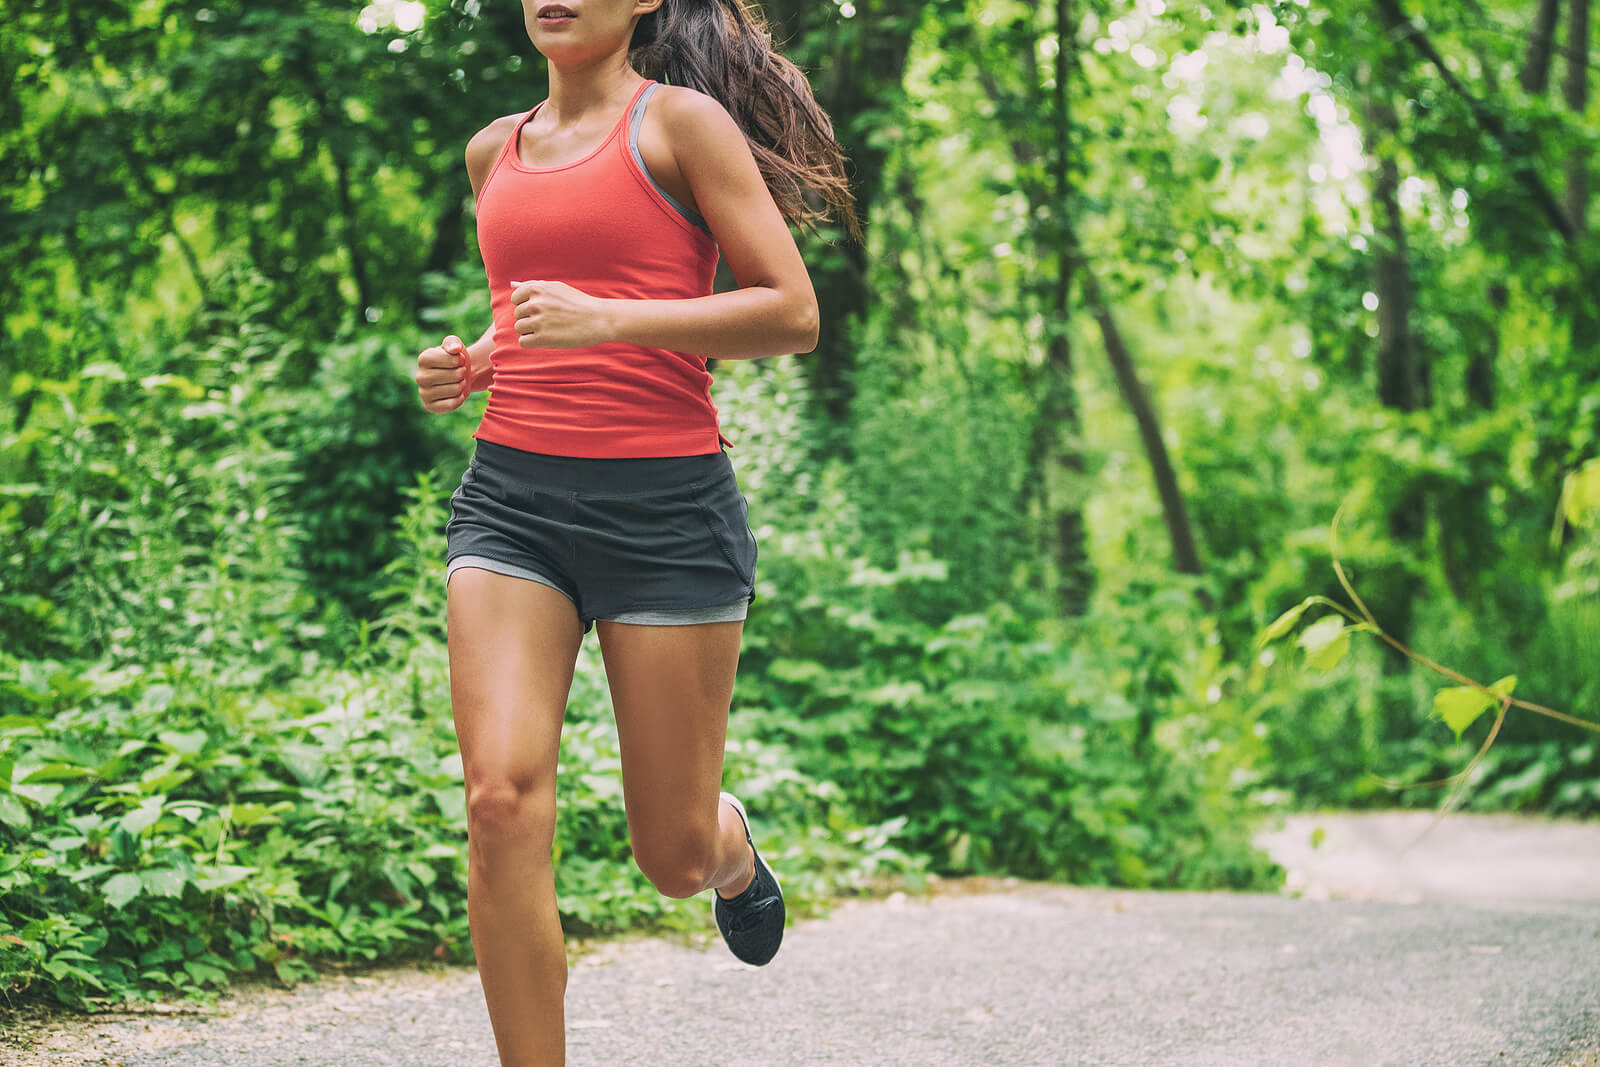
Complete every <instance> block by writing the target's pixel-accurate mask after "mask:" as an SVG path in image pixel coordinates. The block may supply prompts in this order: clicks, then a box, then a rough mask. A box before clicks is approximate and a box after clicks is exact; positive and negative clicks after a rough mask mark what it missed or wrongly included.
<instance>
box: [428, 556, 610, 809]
mask: <svg viewBox="0 0 1600 1067" xmlns="http://www.w3.org/2000/svg"><path fill="white" fill-rule="evenodd" d="M447 600H448V611H447V618H448V625H449V640H450V699H451V706H452V709H453V712H454V715H455V724H456V736H457V738H458V739H459V741H460V743H461V758H462V764H463V768H464V770H465V772H466V784H467V802H468V805H469V811H472V810H474V809H481V808H483V807H484V805H483V804H482V800H484V799H490V800H491V806H495V807H498V806H499V805H498V804H496V803H494V802H495V801H509V802H511V803H512V804H513V805H515V803H516V799H517V798H518V797H520V796H522V795H525V794H526V793H528V792H531V791H534V790H537V791H539V792H540V793H542V794H544V796H543V797H541V800H546V799H547V801H548V803H549V804H551V805H553V803H554V799H555V795H554V784H555V771H556V759H557V756H558V753H559V750H560V744H561V720H562V717H563V715H564V713H565V710H566V704H567V694H568V692H569V691H570V690H571V688H572V672H573V666H574V664H575V662H576V660H577V655H578V645H579V643H580V642H581V640H582V638H583V629H582V627H581V626H580V625H579V624H578V615H577V612H576V610H575V609H574V608H573V606H572V601H570V600H568V599H567V598H566V597H565V596H563V595H562V594H561V593H560V592H558V591H557V590H555V589H552V588H550V587H549V586H547V585H542V584H540V583H538V582H532V581H528V580H526V579H523V578H513V577H510V576H507V575H503V574H495V573H492V572H490V571H486V570H480V569H478V568H475V567H466V568H463V569H461V570H457V571H456V572H455V573H453V574H452V575H450V580H449V589H448V594H447ZM485 793H489V794H493V796H490V797H487V798H486V797H484V796H483V795H482V794H485ZM508 794H509V795H508ZM552 814H553V811H552Z"/></svg>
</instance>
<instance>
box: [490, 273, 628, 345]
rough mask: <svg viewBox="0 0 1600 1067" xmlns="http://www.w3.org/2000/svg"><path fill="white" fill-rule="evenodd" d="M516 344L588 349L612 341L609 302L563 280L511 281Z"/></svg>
mask: <svg viewBox="0 0 1600 1067" xmlns="http://www.w3.org/2000/svg"><path fill="white" fill-rule="evenodd" d="M511 284H512V285H513V286H515V288H514V289H512V291H511V307H512V309H513V310H514V312H515V313H516V319H517V323H516V328H517V333H518V335H519V336H518V339H517V343H518V344H519V345H521V346H522V347H523V348H587V347H589V346H590V345H598V344H603V343H604V342H606V341H611V340H615V338H613V337H611V336H609V334H608V330H607V327H606V323H605V308H606V305H607V304H608V303H609V301H606V300H602V299H600V298H599V297H595V296H590V295H589V294H588V293H585V292H583V291H582V290H580V289H574V288H573V287H572V286H570V285H568V284H567V283H565V282H540V281H534V282H512V283H511Z"/></svg>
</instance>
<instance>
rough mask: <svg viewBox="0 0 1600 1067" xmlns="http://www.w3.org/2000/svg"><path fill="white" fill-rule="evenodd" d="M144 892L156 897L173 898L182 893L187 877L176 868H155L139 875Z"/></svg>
mask: <svg viewBox="0 0 1600 1067" xmlns="http://www.w3.org/2000/svg"><path fill="white" fill-rule="evenodd" d="M139 877H140V879H141V880H143V882H144V888H145V892H147V893H150V894H151V895H153V896H158V897H175V896H179V895H180V894H182V893H183V887H184V885H185V884H186V883H187V882H188V881H189V876H188V874H186V873H185V872H183V871H181V870H179V869H178V868H176V867H156V868H154V869H152V870H148V871H145V872H144V873H143V874H141V875H140V876H139Z"/></svg>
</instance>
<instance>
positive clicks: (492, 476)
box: [445, 438, 756, 631]
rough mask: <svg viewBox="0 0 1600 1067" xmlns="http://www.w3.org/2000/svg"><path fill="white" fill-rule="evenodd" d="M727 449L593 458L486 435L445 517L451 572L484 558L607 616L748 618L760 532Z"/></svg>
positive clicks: (590, 617)
mask: <svg viewBox="0 0 1600 1067" xmlns="http://www.w3.org/2000/svg"><path fill="white" fill-rule="evenodd" d="M749 524H750V513H749V505H748V503H747V501H746V500H745V498H744V494H742V493H740V492H739V484H738V482H737V480H735V478H734V474H733V464H732V463H731V462H729V460H728V456H727V453H725V452H712V453H709V454H707V455H703V456H670V457H666V458H661V459H581V458H575V457H571V456H548V455H543V454H541V453H537V452H524V451H523V450H521V449H518V448H511V447H509V446H507V445H502V444H497V443H496V442H494V441H485V440H482V439H481V438H480V439H479V440H478V441H477V448H476V450H475V451H474V453H473V456H472V461H471V462H470V463H468V464H467V469H466V471H465V473H463V474H462V476H461V485H460V486H459V487H458V488H457V489H456V491H455V492H454V493H452V494H451V496H450V521H449V522H448V523H447V524H446V525H445V542H446V549H445V581H446V583H448V582H449V580H450V575H451V574H453V573H455V572H456V571H457V570H460V569H461V568H463V567H478V568H481V569H483V570H489V571H494V572H496V573H497V574H507V575H511V576H512V577H517V578H525V579H527V580H529V581H535V582H539V583H541V584H544V585H548V586H550V587H551V588H553V589H556V590H558V591H559V592H561V593H563V594H565V595H566V597H567V599H569V600H571V601H572V603H573V605H574V606H575V607H576V608H577V609H578V618H579V619H580V620H581V621H582V623H583V628H584V630H585V631H588V629H589V628H590V626H592V625H593V623H594V621H595V620H596V619H606V620H612V621H616V622H631V623H639V624H644V625H658V626H681V625H687V624H692V623H701V622H730V621H733V620H735V619H743V618H744V617H745V614H746V612H747V611H748V610H749V605H750V602H751V601H752V600H754V599H755V572H756V539H755V536H754V535H753V534H752V533H751V532H750V525H749Z"/></svg>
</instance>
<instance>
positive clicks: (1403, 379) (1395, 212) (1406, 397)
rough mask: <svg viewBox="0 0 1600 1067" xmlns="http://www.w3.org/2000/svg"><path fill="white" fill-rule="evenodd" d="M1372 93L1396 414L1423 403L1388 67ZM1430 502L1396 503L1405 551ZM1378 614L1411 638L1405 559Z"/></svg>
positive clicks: (1389, 387) (1395, 532)
mask: <svg viewBox="0 0 1600 1067" xmlns="http://www.w3.org/2000/svg"><path fill="white" fill-rule="evenodd" d="M1366 80H1367V84H1366V85H1365V86H1364V87H1363V88H1364V92H1365V93H1366V97H1367V99H1366V106H1365V109H1364V110H1365V112H1366V118H1367V129H1366V134H1367V141H1368V144H1369V145H1370V146H1372V147H1373V150H1374V151H1375V153H1376V155H1377V160H1378V165H1377V169H1376V173H1375V176H1374V178H1373V185H1372V204H1373V215H1374V218H1373V225H1374V226H1375V228H1376V229H1377V232H1378V240H1377V241H1376V242H1375V244H1376V245H1377V248H1376V256H1377V259H1376V262H1375V263H1374V264H1373V274H1374V281H1373V288H1374V289H1375V290H1376V292H1377V296H1378V400H1379V402H1380V403H1382V404H1383V406H1384V407H1388V408H1393V409H1395V410H1397V411H1416V410H1417V409H1418V408H1420V407H1422V406H1423V405H1424V403H1425V393H1424V378H1423V374H1422V366H1421V359H1420V358H1419V354H1418V352H1417V346H1416V343H1415V339H1414V338H1413V336H1412V331H1411V305H1412V283H1411V266H1410V263H1409V261H1408V258H1407V251H1406V230H1405V220H1404V217H1403V216H1402V215H1401V213H1400V164H1399V163H1398V161H1397V160H1396V159H1395V156H1394V152H1393V149H1392V148H1390V147H1389V145H1388V142H1389V141H1390V140H1392V139H1393V138H1394V137H1395V136H1396V135H1397V133H1398V132H1399V120H1398V117H1397V116H1396V114H1395V109H1394V103H1393V101H1392V100H1391V99H1390V98H1389V96H1388V93H1389V90H1388V86H1389V85H1392V84H1394V80H1395V79H1394V78H1393V76H1392V73H1391V72H1389V71H1387V70H1383V69H1380V70H1377V71H1369V72H1368V78H1367V79H1366ZM1426 509H1427V501H1426V499H1425V498H1424V497H1423V496H1422V495H1421V494H1420V493H1412V494H1409V495H1406V496H1402V497H1401V498H1400V499H1398V500H1395V501H1393V502H1392V503H1391V505H1390V509H1389V515H1388V521H1389V535H1390V537H1391V538H1393V540H1394V541H1395V543H1396V544H1397V545H1400V546H1402V552H1405V551H1416V550H1418V549H1419V548H1420V544H1421V541H1422V535H1423V532H1424V530H1425V529H1426V523H1427V510H1426ZM1381 570H1382V571H1383V572H1385V573H1382V574H1381V575H1379V576H1377V577H1378V583H1377V584H1378V585H1379V586H1380V587H1381V594H1380V596H1381V599H1380V607H1379V609H1378V610H1379V611H1380V612H1381V613H1382V616H1383V619H1382V621H1383V624H1384V629H1386V630H1388V631H1389V632H1390V633H1392V634H1393V635H1394V636H1395V637H1396V638H1398V639H1399V640H1401V641H1406V640H1408V639H1409V637H1410V633H1411V622H1412V616H1413V612H1414V608H1415V603H1416V595H1417V592H1418V583H1417V580H1416V575H1415V574H1414V573H1413V572H1412V570H1411V568H1410V567H1409V566H1408V564H1407V563H1405V562H1404V561H1403V560H1402V561H1400V562H1397V563H1395V564H1393V565H1390V566H1386V567H1383V568H1381ZM1384 669H1385V671H1387V672H1389V673H1399V672H1402V671H1404V670H1406V669H1408V663H1407V660H1406V658H1405V657H1404V656H1403V655H1400V654H1399V653H1395V654H1393V655H1391V656H1388V657H1386V658H1385V659H1384Z"/></svg>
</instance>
